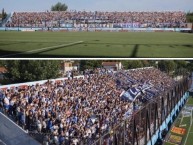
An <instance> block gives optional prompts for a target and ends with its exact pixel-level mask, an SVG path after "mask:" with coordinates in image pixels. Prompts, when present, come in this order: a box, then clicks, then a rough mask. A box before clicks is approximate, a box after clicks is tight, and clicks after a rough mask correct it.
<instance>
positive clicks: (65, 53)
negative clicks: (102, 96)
mask: <svg viewBox="0 0 193 145" xmlns="http://www.w3.org/2000/svg"><path fill="white" fill-rule="evenodd" d="M0 26H1V27H0V30H1V31H0V35H2V36H3V37H1V38H0V52H1V55H0V57H1V58H7V57H11V58H15V57H16V58H21V57H24V58H30V57H32V58H34V57H38V58H42V57H43V58H49V57H54V58H56V57H60V58H61V57H73V58H75V57H79V58H80V57H94V58H98V57H102V58H108V57H113V58H117V57H119V58H121V57H123V58H134V57H138V58H139V57H140V58H146V57H159V58H161V57H164V58H165V57H180V58H185V57H187V58H191V57H192V56H193V55H192V54H193V51H192V50H193V49H192V48H193V42H192V39H193V35H192V34H190V33H192V32H193V30H192V28H193V25H192V23H191V22H188V16H187V14H186V13H185V12H183V11H153V12H151V11H126V12H121V11H120V12H119V11H118V12H108V11H106V12H103V11H76V10H73V11H72V10H71V11H46V12H17V11H16V12H11V13H10V14H7V17H6V18H5V19H4V20H3V21H2V22H1V25H0ZM45 32H46V33H45ZM53 32H54V33H53ZM137 32H139V33H137ZM150 32H151V33H150Z"/></svg>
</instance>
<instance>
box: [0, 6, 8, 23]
mask: <svg viewBox="0 0 193 145" xmlns="http://www.w3.org/2000/svg"><path fill="white" fill-rule="evenodd" d="M1 15H2V20H4V19H5V18H6V17H7V13H6V12H5V10H4V8H3V9H2V14H1Z"/></svg>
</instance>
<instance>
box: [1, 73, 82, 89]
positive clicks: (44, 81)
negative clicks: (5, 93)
mask: <svg viewBox="0 0 193 145" xmlns="http://www.w3.org/2000/svg"><path fill="white" fill-rule="evenodd" d="M83 77H84V76H83V75H80V76H75V77H74V78H83ZM66 79H68V78H67V77H65V78H57V79H49V81H52V82H54V83H60V82H61V81H62V80H66ZM47 81H48V80H41V81H34V82H26V83H18V84H11V85H3V86H0V90H7V89H11V88H15V87H18V88H21V89H23V88H25V87H27V86H32V85H37V84H38V85H41V84H45V83H46V82H47Z"/></svg>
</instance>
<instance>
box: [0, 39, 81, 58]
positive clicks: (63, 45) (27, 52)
mask: <svg viewBox="0 0 193 145" xmlns="http://www.w3.org/2000/svg"><path fill="white" fill-rule="evenodd" d="M83 42H84V41H77V42H73V43H68V44H62V45H56V46H50V47H44V48H40V49H35V50H29V51H24V52H20V53H14V54H8V55H3V56H0V57H7V56H15V55H19V54H29V53H33V52H38V51H42V50H49V49H53V48H59V47H65V46H70V45H75V44H80V43H83Z"/></svg>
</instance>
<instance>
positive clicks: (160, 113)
mask: <svg viewBox="0 0 193 145" xmlns="http://www.w3.org/2000/svg"><path fill="white" fill-rule="evenodd" d="M0 90H1V108H0V109H1V112H2V113H0V118H1V124H0V139H1V142H2V144H4V145H6V144H8V145H12V144H14V145H16V144H18V145H19V144H46V145H48V144H49V145H52V144H53V145H54V144H56V145H136V144H137V145H145V144H147V145H154V144H160V143H159V142H160V140H162V141H164V139H165V132H168V131H169V130H170V128H171V126H172V124H173V123H175V118H176V117H177V116H178V114H179V112H181V110H182V108H184V105H185V104H186V102H187V100H188V99H189V98H190V97H189V96H190V94H191V93H192V91H191V90H192V76H188V75H184V76H183V77H181V78H180V79H173V78H171V77H170V76H168V74H166V73H164V72H162V71H160V70H159V69H157V68H154V67H144V68H137V69H129V70H117V71H112V70H110V71H109V70H106V69H103V68H97V69H96V70H94V71H93V70H86V71H85V73H84V75H79V76H69V77H68V78H58V79H52V80H42V81H36V82H26V83H21V84H12V85H4V86H0ZM3 113H4V114H5V115H4V114H3ZM191 121H192V120H191ZM189 128H191V126H190V127H189ZM180 129H183V127H181V128H180ZM187 130H188V129H187ZM187 130H186V133H187V132H189V131H187ZM188 134H189V133H188ZM173 136H174V135H173ZM175 137H176V136H175ZM185 138H186V137H185V136H184V137H183V140H184V139H185ZM174 141H175V140H173V143H174ZM170 142H171V143H172V141H170ZM178 143H179V144H182V140H181V141H179V142H178ZM183 143H184V141H183ZM187 145H188V144H187Z"/></svg>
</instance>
